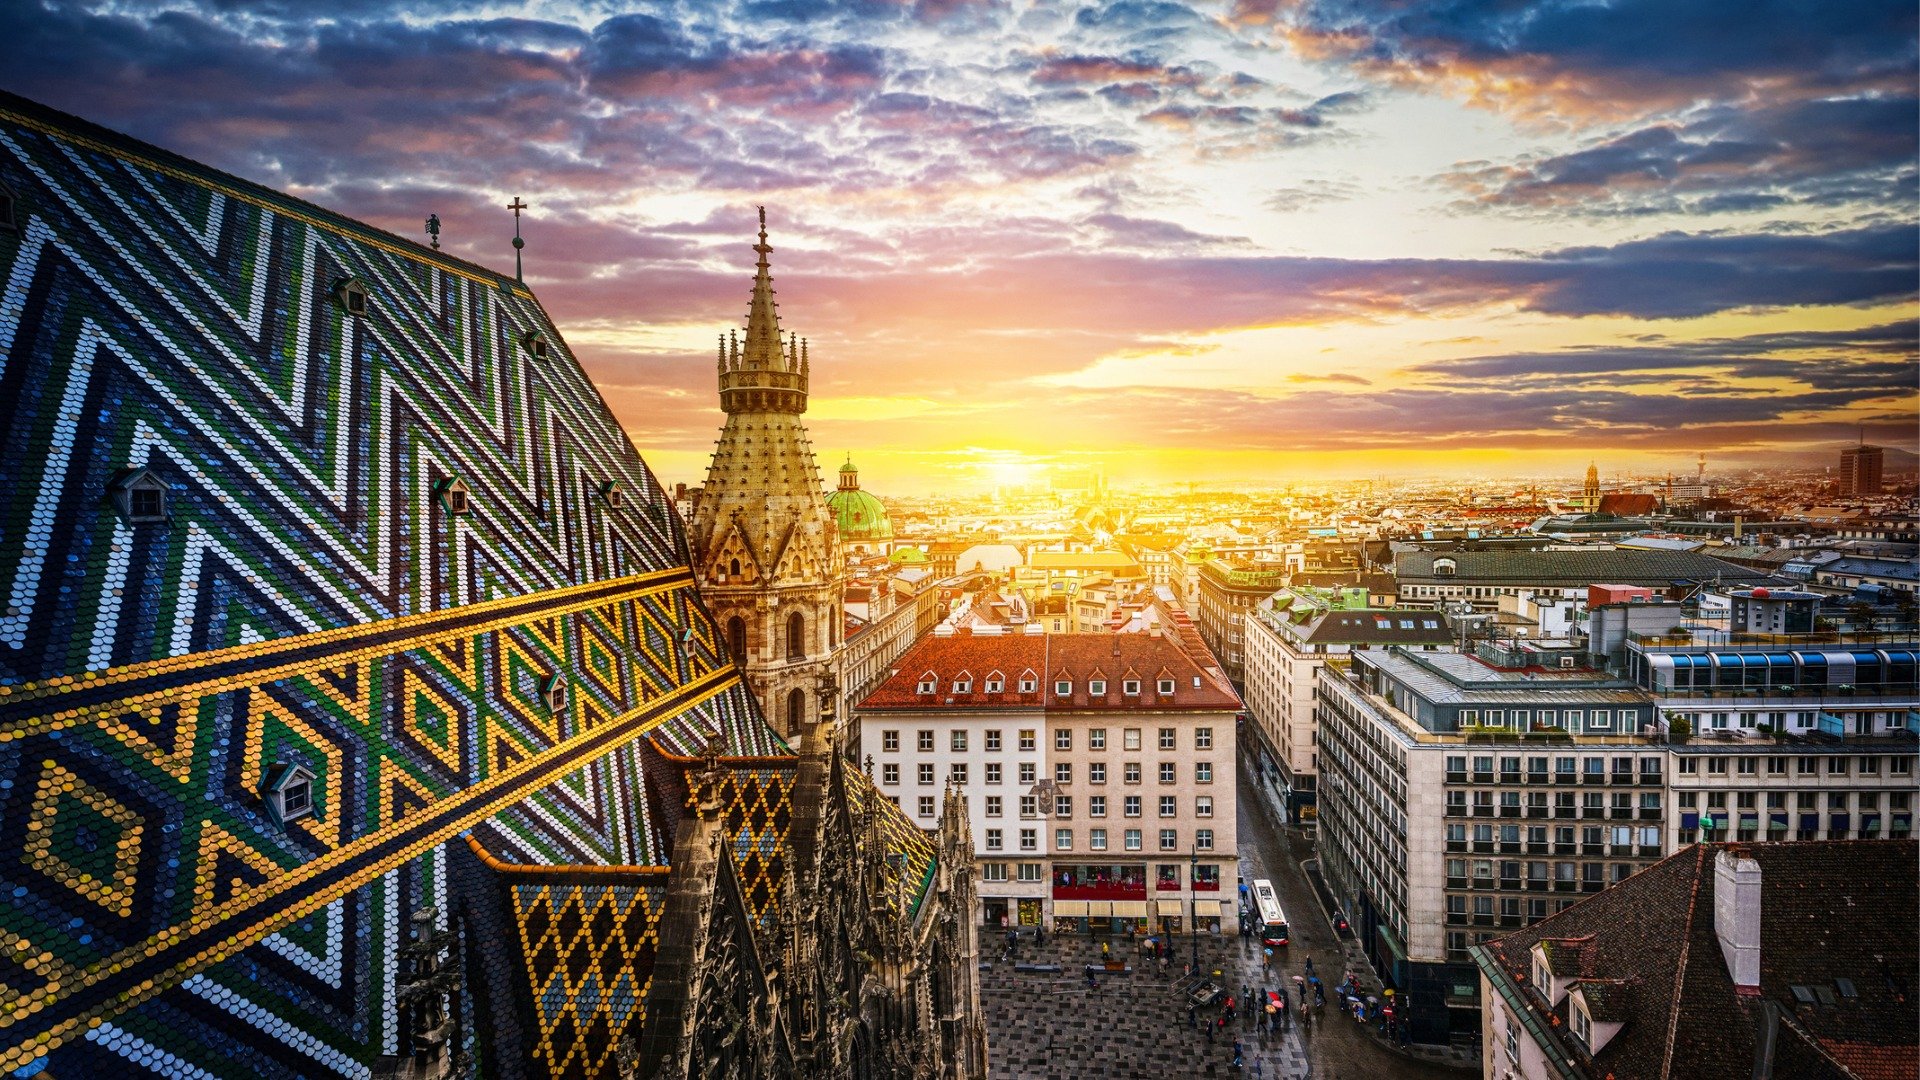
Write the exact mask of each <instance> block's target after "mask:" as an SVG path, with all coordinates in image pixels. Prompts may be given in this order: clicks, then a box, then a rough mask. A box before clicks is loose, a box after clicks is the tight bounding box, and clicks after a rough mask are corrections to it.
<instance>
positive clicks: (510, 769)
mask: <svg viewBox="0 0 1920 1080" xmlns="http://www.w3.org/2000/svg"><path fill="white" fill-rule="evenodd" d="M0 183H4V184H5V185H6V187H7V188H8V189H9V190H10V191H11V192H12V193H13V194H14V195H15V196H16V197H17V204H16V209H17V213H18V220H19V227H18V228H16V229H12V230H6V229H0V282H4V283H5V284H4V287H3V289H4V291H0V440H3V441H4V446H0V592H4V594H5V596H4V600H0V889H4V890H6V891H7V893H8V898H9V903H7V904H6V905H4V906H0V1003H4V1004H6V1005H7V1006H8V1008H9V1009H10V1010H11V1011H10V1013H9V1014H8V1017H9V1019H8V1020H7V1022H6V1023H5V1024H4V1025H3V1026H0V1073H5V1072H11V1071H13V1070H16V1069H24V1070H27V1071H28V1072H32V1071H34V1070H39V1069H45V1070H46V1071H48V1072H50V1073H51V1074H53V1075H63V1076H64V1075H73V1076H86V1075H108V1074H117V1073H129V1074H138V1073H140V1072H142V1071H146V1072H151V1073H155V1074H159V1075H167V1076H179V1075H200V1074H203V1073H204V1074H205V1075H211V1076H233V1077H262V1076H265V1077H281V1076H307V1075H316V1076H330V1077H331V1076H340V1075H349V1076H353V1075H365V1074H366V1073H367V1072H368V1071H369V1070H370V1069H371V1068H372V1067H373V1066H374V1065H375V1064H376V1063H377V1062H378V1060H379V1059H380V1058H381V1057H382V1056H383V1055H389V1054H393V1053H394V1052H396V1049H397V1047H398V1046H399V1041H400V1035H401V1033H400V1031H399V1030H398V1025H397V1020H396V1012H395V1007H394V984H395V979H396V977H397V964H398V953H399V949H400V947H401V945H402V944H403V943H404V941H405V939H406V930H405V925H406V919H407V916H408V915H410V914H411V913H412V912H413V911H415V910H417V909H419V908H421V907H424V906H427V905H429V904H432V905H435V906H438V907H439V908H441V911H442V918H443V919H445V918H446V917H447V915H448V909H449V908H450V907H452V906H454V905H455V904H457V903H458V902H459V901H460V898H459V896H458V895H457V894H455V893H454V891H453V890H451V889H450V888H449V886H448V880H447V878H448V874H449V871H448V865H449V859H450V858H451V856H450V854H449V852H448V851H447V849H446V845H447V843H448V841H449V840H450V839H452V838H454V837H455V836H456V835H457V834H459V833H460V832H461V831H463V830H468V829H472V830H473V831H474V833H475V835H476V837H477V838H479V839H480V840H482V842H484V843H485V844H486V846H487V849H488V850H489V851H491V852H492V853H493V854H494V855H495V856H496V857H498V858H500V859H503V860H506V861H509V862H517V863H523V864H550V865H579V864H585V865H601V864H613V865H625V866H646V865H650V864H656V863H660V862H663V861H664V860H665V859H666V857H667V852H666V851H665V850H664V849H663V847H662V841H663V838H665V837H669V836H670V835H671V832H670V830H668V829H665V828H663V827H662V823H660V822H658V821H655V820H652V813H653V812H652V811H650V809H649V807H651V806H656V805H658V802H657V800H652V801H650V799H649V797H648V793H647V790H646V783H647V778H646V773H645V770H644V769H643V767H642V763H641V761H640V754H641V750H640V749H639V745H638V744H639V742H640V741H641V738H642V737H643V736H645V735H648V734H653V735H656V736H657V737H658V738H659V739H660V740H661V742H662V744H664V745H673V746H686V747H697V746H698V745H699V744H700V743H701V742H703V741H704V739H705V737H706V734H705V733H706V732H708V731H710V730H714V729H718V730H720V731H723V732H724V733H725V734H726V736H727V739H728V741H729V745H731V746H732V747H734V748H735V751H736V752H738V753H743V754H753V755H759V756H763V757H764V756H773V757H778V756H780V755H783V754H786V753H787V749H786V747H785V746H784V745H783V744H782V743H781V742H780V740H779V739H778V737H777V736H776V735H774V734H773V733H772V732H771V731H770V730H768V729H767V727H766V726H765V724H764V723H762V722H761V721H760V719H759V718H758V714H757V712H756V710H755V708H754V706H753V703H752V702H751V700H750V698H749V697H748V695H747V692H746V690H745V689H744V688H743V687H742V686H741V685H740V684H739V683H738V680H737V677H736V676H735V674H734V672H733V670H732V668H731V666H730V664H729V662H728V661H727V659H726V658H725V656H724V650H723V649H722V648H721V646H720V644H719V637H718V634H717V633H716V632H715V630H714V627H713V626H712V624H711V621H710V620H709V618H708V617H707V615H706V614H705V611H704V609H703V608H702V607H701V605H700V604H699V602H698V599H697V597H696V596H695V595H694V592H693V584H692V577H691V574H690V572H689V571H688V570H687V568H686V564H685V559H684V552H685V542H684V539H683V537H682V536H681V534H680V531H679V526H678V522H677V519H676V517H675V515H674V514H673V513H672V511H671V509H670V506H669V504H668V501H667V499H666V496H665V493H664V492H662V491H661V489H660V486H659V484H658V483H657V482H656V481H655V479H654V478H653V476H652V475H651V474H650V473H649V472H648V470H647V468H646V465H645V464H644V463H643V462H642V461H641V459H640V457H639V456H638V454H637V453H636V452H635V451H634V449H633V447H632V445H631V443H630V442H629V441H628V439H627V437H626V436H625V434H624V433H623V432H622V430H621V429H620V427H619V425H618V424H617V422H615V420H614V419H613V417H612V414H611V413H610V411H609V410H608V409H607V407H606V405H605V403H604V402H603V401H602V400H601V399H600V397H599V395H598V393H597V391H596V390H595V389H594V388H593V386H592V384H591V383H590V382H589V380H588V379H587V378H586V376H585V374H584V372H582V371H581V369H580V367H579V365H578V364H577V362H576V361H575V360H574V358H573V356H572V355H571V353H570V351H569V350H568V349H567V347H566V345H565V343H564V341H563V340H562V339H561V338H560V335H559V333H558V331H557V330H556V328H555V327H554V326H553V325H552V324H551V322H550V321H549V319H548V318H547V316H546V313H545V312H544V311H543V310H542V309H541V307H540V305H539V303H538V302H537V301H536V300H535V299H534V297H533V296H532V294H531V293H530V292H528V290H527V289H526V288H525V286H523V285H521V284H520V283H518V282H516V281H514V280H513V279H511V278H506V277H502V276H500V275H498V274H495V273H493V272H492V271H489V270H487V269H485V268H483V267H479V266H475V265H472V264H469V263H465V262H462V261H460V260H457V259H453V258H450V257H448V256H445V255H442V254H439V253H436V252H431V251H428V250H426V249H424V248H421V247H419V246H417V245H415V244H412V243H409V242H407V241H405V240H403V239H401V238H399V237H395V236H391V235H388V234H385V233H381V232H379V231H378V230H375V229H372V228H369V227H367V226H365V225H363V224H360V223H358V222H355V221H352V220H351V219H348V218H344V217H341V216H339V215H336V214H333V213H330V212H328V211H326V210H323V209H321V208H319V207H315V206H312V205H309V204H306V203H303V202H300V201H299V200H297V199H293V198H290V197H288V196H285V195H282V194H279V193H277V192H273V191H270V190H267V189H264V188H260V187H258V186H256V185H252V184H249V183H247V182H245V181H242V180H239V179H236V178H234V177H230V176H226V175H223V174H220V173H217V172H215V171H213V170H210V169H208V168H206V167H205V166H202V165H199V164H198V163H195V162H192V161H190V160H187V159H184V158H180V157H178V156H176V155H172V154H169V153H167V152H165V151H163V150H160V149H157V148H154V147H151V146H146V145H144V144H140V143H137V142H135V141H133V140H130V139H127V138H125V137H123V136H119V135H116V134H114V133H112V132H108V131H104V130H102V129H99V128H96V127H94V126H92V125H89V124H86V123H85V122H83V121H80V120H76V119H74V118H72V117H67V116H63V115H61V114H58V113H55V112H52V111H50V110H47V109H45V108H43V107H40V106H38V105H35V104H33V103H31V102H28V101H25V100H23V99H20V98H17V97H14V96H12V95H7V94H0ZM349 295H354V296H358V295H364V297H365V301H366V303H365V308H364V310H357V309H355V308H354V305H353V304H350V303H349V302H348V300H347V297H348V296H349ZM535 341H540V342H544V343H546V345H547V346H548V347H547V348H546V349H544V350H540V349H535V348H533V347H532V345H531V344H530V343H532V342H535ZM542 352H544V355H540V353H542ZM134 483H138V484H141V485H149V486H153V485H157V490H158V491H159V493H160V495H161V499H162V505H161V507H160V508H159V510H160V512H159V513H155V514H148V513H145V512H143V513H140V514H135V513H134V510H135V509H138V508H139V507H138V506H137V505H136V503H135V502H134V501H133V499H132V497H131V495H130V488H129V485H130V484H134ZM610 483H611V484H613V485H616V486H617V489H618V490H619V491H620V492H621V494H622V498H621V499H620V500H619V501H618V503H617V505H616V504H615V503H614V502H613V501H611V500H609V499H607V498H606V497H605V495H604V492H605V491H606V490H608V488H607V485H608V484H610ZM456 493H457V494H458V495H459V498H458V499H456V498H455V497H454V496H455V494H456ZM149 509H150V508H149ZM277 763H288V764H298V765H300V766H302V767H303V768H305V769H306V770H307V771H308V772H310V773H312V774H313V777H314V779H313V787H312V791H311V803H312V813H311V814H309V815H307V816H304V817H300V818H297V819H295V820H292V821H290V822H288V823H286V824H285V825H280V824H277V823H276V819H275V818H274V817H273V816H272V815H270V814H268V813H267V811H266V807H265V805H264V804H263V802H262V797H261V794H260V785H261V783H262V780H263V778H264V776H265V774H266V772H267V771H268V769H269V767H270V766H272V765H274V764H277ZM743 797H744V796H743ZM769 805H773V804H771V803H770V804H769ZM755 820H756V821H757V820H759V819H757V818H756V819H755ZM756 828H759V826H756ZM759 835H760V834H759V833H758V832H756V833H755V836H756V837H758V836H759ZM456 842H457V841H456ZM757 842H758V840H757V839H756V843H757ZM450 897H451V898H450ZM622 910H623V911H624V910H625V909H622ZM504 911H505V908H502V912H504ZM466 914H467V915H468V916H470V917H471V918H472V919H474V920H477V921H474V922H469V923H467V924H466V925H465V927H464V932H465V933H466V935H467V937H468V939H469V940H470V941H472V942H473V943H474V944H475V953H474V955H475V956H476V957H477V962H478V963H479V964H480V965H481V966H482V967H483V968H485V967H489V966H492V965H504V967H503V968H502V970H511V971H513V972H515V973H518V972H519V971H520V967H521V960H522V957H521V955H520V953H521V950H520V949H519V948H517V947H516V944H515V942H514V934H513V930H514V927H510V926H506V925H499V924H498V922H499V920H500V919H503V918H504V917H505V916H504V914H501V915H500V916H498V917H496V916H493V915H489V914H488V913H487V911H486V910H484V909H483V908H472V909H471V910H468V911H467V912H466ZM489 919H491V920H493V921H492V922H489V921H487V920H489ZM593 925H594V924H592V923H591V922H589V924H588V927H589V928H588V929H586V930H583V931H582V932H581V934H582V939H583V940H585V939H593V940H594V941H596V942H604V943H605V948H602V955H603V956H604V955H605V952H606V949H607V948H613V947H614V945H615V944H616V943H618V942H619V941H620V940H621V939H620V935H619V933H618V932H616V931H615V930H609V931H608V932H607V933H608V934H609V935H611V936H608V937H606V938H604V939H602V938H598V937H595V935H596V934H597V933H598V931H596V930H594V929H593V928H592V927H593ZM622 925H623V924H622ZM570 985H572V990H571V991H569V992H571V993H574V994H576V996H577V995H580V994H584V995H585V997H584V998H582V999H581V1000H582V1001H589V1002H592V1003H595V1004H593V1007H592V1008H587V1009H586V1011H585V1012H581V1011H580V1009H581V1008H583V1007H584V1006H578V1005H576V1006H573V1009H574V1012H573V1013H572V1014H571V1015H574V1016H575V1017H576V1018H577V1019H580V1020H581V1021H582V1022H583V1023H584V1022H586V1021H585V1020H584V1018H585V1017H586V1016H587V1015H589V1014H591V1015H592V1016H602V1015H603V1013H604V1015H606V1016H611V1015H612V1014H611V1013H608V1012H605V1010H602V1009H600V1004H599V1003H604V1002H615V1001H624V1000H626V999H625V998H623V997H622V996H621V995H622V994H625V993H626V991H625V990H617V989H616V988H615V987H614V986H612V985H611V984H609V983H607V982H605V981H603V980H599V979H597V978H596V979H595V981H593V982H592V983H591V985H590V986H588V985H586V984H580V983H577V982H576V983H574V984H570ZM583 987H585V988H584V989H583ZM634 993H635V996H636V998H637V996H638V994H639V991H635V992H634ZM609 1007H610V1006H609ZM468 1034H469V1036H470V1038H471V1039H473V1040H476V1041H475V1043H474V1045H473V1046H472V1047H471V1049H474V1050H476V1051H480V1052H481V1053H480V1055H479V1056H481V1057H482V1058H484V1057H485V1053H484V1051H486V1050H488V1049H489V1048H488V1047H486V1046H485V1045H483V1044H484V1042H485V1040H486V1039H487V1038H490V1037H491V1035H490V1034H489V1032H488V1025H486V1024H484V1023H476V1024H473V1025H470V1026H469V1032H468ZM554 1045H558V1044H554ZM568 1067H572V1066H568Z"/></svg>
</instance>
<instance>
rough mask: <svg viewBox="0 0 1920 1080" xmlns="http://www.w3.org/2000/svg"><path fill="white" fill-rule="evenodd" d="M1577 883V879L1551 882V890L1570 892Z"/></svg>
mask: <svg viewBox="0 0 1920 1080" xmlns="http://www.w3.org/2000/svg"><path fill="white" fill-rule="evenodd" d="M1578 884H1579V882H1577V881H1556V882H1554V883H1553V891H1554V892H1572V891H1574V886H1576V885H1578Z"/></svg>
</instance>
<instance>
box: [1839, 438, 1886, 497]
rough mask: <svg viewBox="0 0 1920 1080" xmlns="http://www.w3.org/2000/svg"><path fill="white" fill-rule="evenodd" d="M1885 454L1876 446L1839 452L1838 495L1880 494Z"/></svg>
mask: <svg viewBox="0 0 1920 1080" xmlns="http://www.w3.org/2000/svg"><path fill="white" fill-rule="evenodd" d="M1886 460H1887V452H1886V451H1885V450H1883V449H1881V448H1880V447H1878V446H1867V445H1865V444H1861V445H1860V446H1849V447H1847V448H1846V449H1845V450H1842V451H1840V494H1842V495H1878V494H1880V484H1881V473H1882V470H1883V469H1884V468H1885V467H1886Z"/></svg>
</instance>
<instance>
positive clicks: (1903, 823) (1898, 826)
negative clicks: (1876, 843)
mask: <svg viewBox="0 0 1920 1080" xmlns="http://www.w3.org/2000/svg"><path fill="white" fill-rule="evenodd" d="M1912 828H1913V816H1912V815H1911V814H1895V815H1893V831H1894V832H1908V831H1910V830H1911V829H1912Z"/></svg>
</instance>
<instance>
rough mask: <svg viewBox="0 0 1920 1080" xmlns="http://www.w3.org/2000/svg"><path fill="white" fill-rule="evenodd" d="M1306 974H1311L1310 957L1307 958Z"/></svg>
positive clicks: (1311, 958) (1311, 961) (1311, 963)
mask: <svg viewBox="0 0 1920 1080" xmlns="http://www.w3.org/2000/svg"><path fill="white" fill-rule="evenodd" d="M1307 974H1309V975H1311V974H1313V957H1312V956H1308V957H1307Z"/></svg>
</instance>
